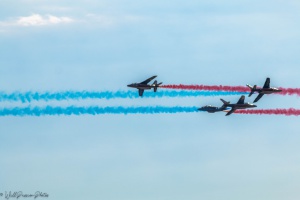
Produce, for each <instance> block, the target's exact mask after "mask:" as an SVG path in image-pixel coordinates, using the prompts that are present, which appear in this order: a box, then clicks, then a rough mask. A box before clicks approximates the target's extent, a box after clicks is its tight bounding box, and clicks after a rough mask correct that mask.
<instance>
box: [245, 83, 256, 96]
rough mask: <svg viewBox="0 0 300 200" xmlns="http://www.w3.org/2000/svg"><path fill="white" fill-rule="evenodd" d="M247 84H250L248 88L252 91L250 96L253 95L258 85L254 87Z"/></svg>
mask: <svg viewBox="0 0 300 200" xmlns="http://www.w3.org/2000/svg"><path fill="white" fill-rule="evenodd" d="M247 86H248V88H250V89H251V92H250V94H249V97H251V95H252V94H253V93H254V92H255V91H256V85H254V86H253V87H252V86H251V85H247Z"/></svg>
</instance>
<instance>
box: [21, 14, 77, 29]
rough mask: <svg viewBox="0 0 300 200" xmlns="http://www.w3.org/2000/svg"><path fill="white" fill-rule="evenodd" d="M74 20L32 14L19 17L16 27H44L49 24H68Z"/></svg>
mask: <svg viewBox="0 0 300 200" xmlns="http://www.w3.org/2000/svg"><path fill="white" fill-rule="evenodd" d="M73 21H74V20H73V19H71V18H69V17H56V16H53V15H47V16H42V15H39V14H33V15H31V16H28V17H20V18H19V19H18V20H17V25H20V26H44V25H51V24H61V23H70V22H73Z"/></svg>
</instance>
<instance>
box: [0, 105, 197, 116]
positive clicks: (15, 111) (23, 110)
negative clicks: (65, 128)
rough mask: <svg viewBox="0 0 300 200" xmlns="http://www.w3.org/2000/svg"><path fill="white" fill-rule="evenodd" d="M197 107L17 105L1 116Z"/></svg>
mask: <svg viewBox="0 0 300 200" xmlns="http://www.w3.org/2000/svg"><path fill="white" fill-rule="evenodd" d="M192 112H198V110H197V107H180V106H177V107H165V106H154V107H122V106H120V107H98V106H91V107H76V106H70V107H51V106H47V107H15V108H2V109H0V116H2V117H3V116H45V115H101V114H125V115H126V114H157V113H192Z"/></svg>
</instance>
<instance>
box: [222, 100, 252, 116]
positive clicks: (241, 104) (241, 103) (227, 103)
mask: <svg viewBox="0 0 300 200" xmlns="http://www.w3.org/2000/svg"><path fill="white" fill-rule="evenodd" d="M221 101H222V102H223V106H226V107H231V110H230V111H229V112H228V113H227V114H226V116H228V115H231V114H232V113H234V111H236V110H238V109H247V108H254V107H257V106H256V105H254V104H251V103H245V96H244V95H242V96H241V98H240V99H239V101H238V102H237V103H235V104H230V101H225V100H224V99H221ZM223 106H222V107H223Z"/></svg>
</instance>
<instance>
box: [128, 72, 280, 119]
mask: <svg viewBox="0 0 300 200" xmlns="http://www.w3.org/2000/svg"><path fill="white" fill-rule="evenodd" d="M156 77H157V76H152V77H150V78H148V79H146V80H145V81H143V82H140V83H132V84H129V85H127V86H128V87H131V88H136V89H138V90H139V96H141V97H142V96H143V94H144V90H151V89H152V88H153V90H154V92H156V91H157V88H158V87H159V86H160V85H161V84H162V82H161V83H157V81H156V80H155V81H154V82H153V83H152V84H149V83H150V82H151V81H152V80H153V79H155V78H156ZM270 81H271V79H270V78H267V79H266V81H265V84H264V86H263V87H262V88H257V86H256V85H254V86H251V85H248V84H247V86H248V87H249V88H250V90H251V91H250V94H249V97H251V95H252V94H254V92H257V93H258V96H257V97H256V98H255V100H254V103H255V102H257V101H258V100H260V99H261V98H262V96H264V94H272V93H276V92H281V91H282V90H280V89H278V88H274V87H270ZM221 101H222V102H223V105H222V106H221V107H215V106H211V105H206V106H203V107H201V108H199V109H198V110H200V111H206V112H209V113H215V112H220V111H223V112H227V114H226V116H228V115H231V114H232V113H234V112H235V111H236V110H239V109H247V108H255V107H257V106H256V105H254V104H251V103H245V96H244V95H242V96H241V97H240V99H239V100H238V102H237V103H235V104H231V103H230V101H225V100H224V99H221Z"/></svg>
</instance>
